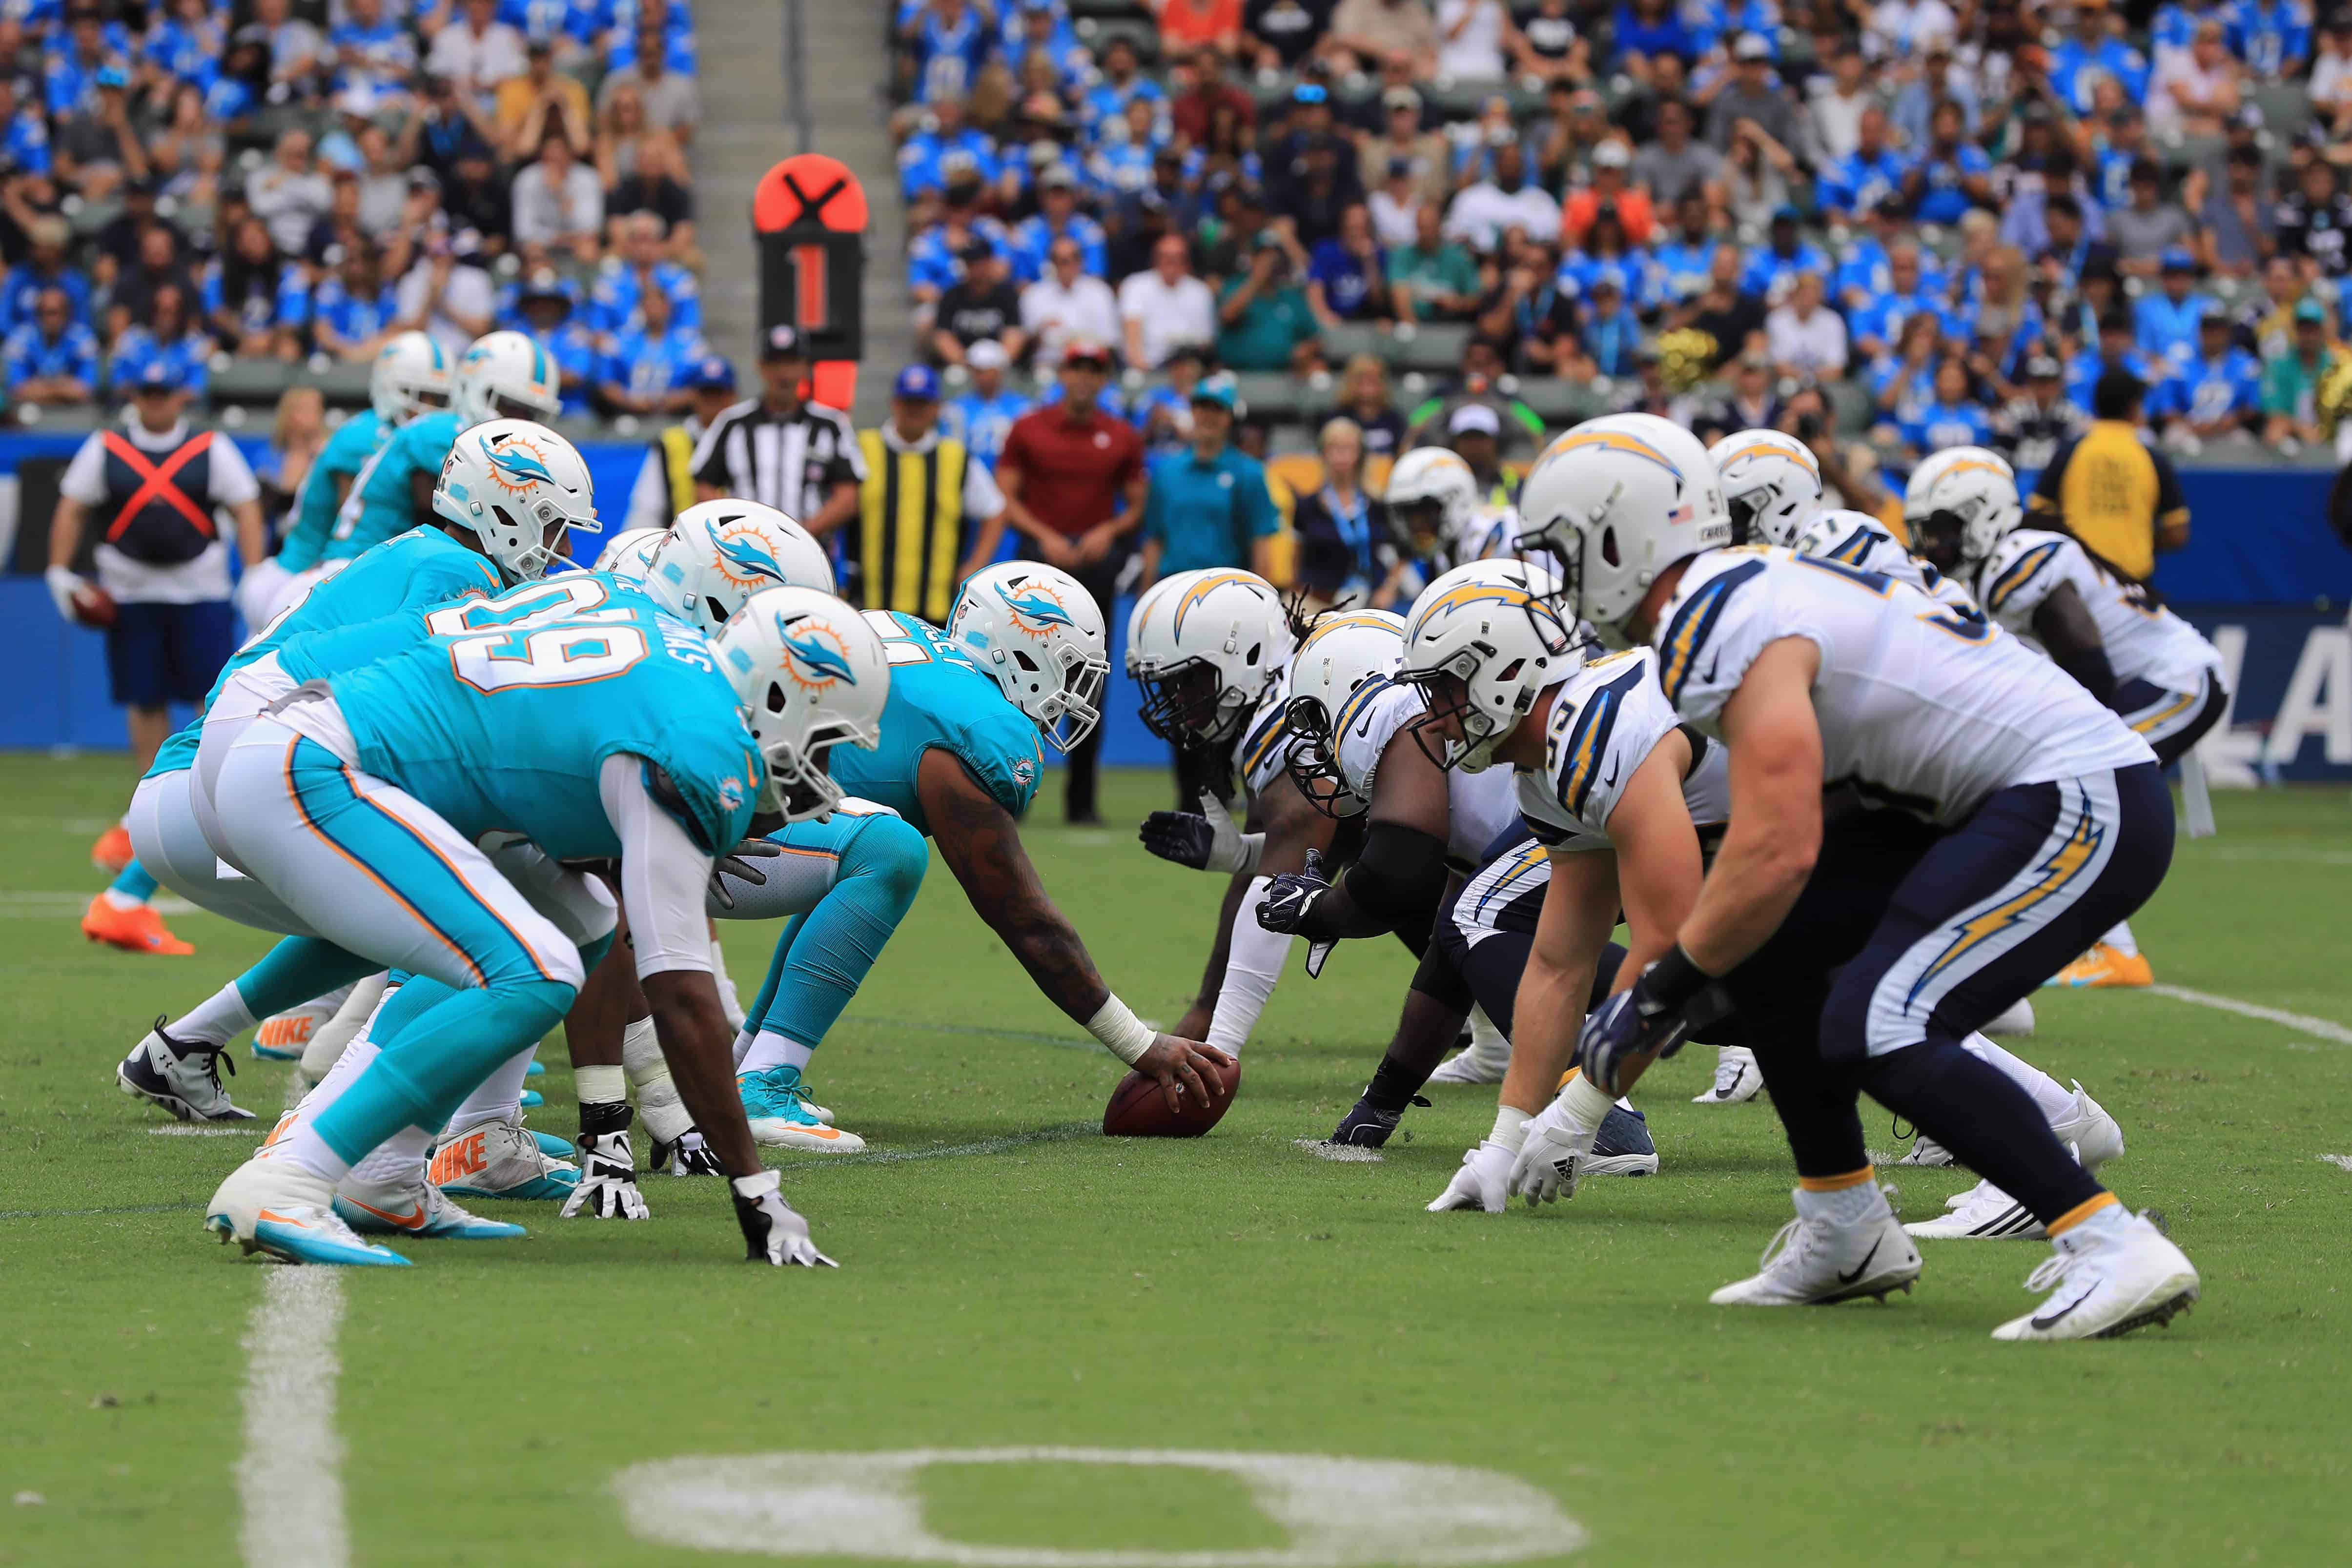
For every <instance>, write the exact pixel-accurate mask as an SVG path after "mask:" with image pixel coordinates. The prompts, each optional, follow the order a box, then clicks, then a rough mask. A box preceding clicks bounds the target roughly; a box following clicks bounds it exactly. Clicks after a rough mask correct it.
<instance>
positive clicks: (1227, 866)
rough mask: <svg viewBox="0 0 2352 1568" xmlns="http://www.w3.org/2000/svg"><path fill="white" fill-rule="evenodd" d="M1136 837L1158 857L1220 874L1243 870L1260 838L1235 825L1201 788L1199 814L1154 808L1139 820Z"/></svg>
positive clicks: (1250, 862) (1220, 803)
mask: <svg viewBox="0 0 2352 1568" xmlns="http://www.w3.org/2000/svg"><path fill="white" fill-rule="evenodd" d="M1136 836H1137V837H1139V838H1140V839H1141V840H1142V841H1143V847H1144V848H1145V849H1147V850H1150V852H1152V853H1153V854H1155V855H1158V856H1159V857H1160V859H1161V860H1164V861H1173V862H1176V863H1177V864H1178V865H1188V866H1191V867H1192V869H1193V870H1194V871H1213V872H1220V873H1232V872H1237V871H1247V870H1248V869H1249V868H1250V867H1251V865H1253V864H1254V863H1255V862H1256V860H1257V856H1256V854H1255V850H1256V848H1257V845H1258V843H1260V842H1263V840H1262V839H1261V838H1260V837H1259V836H1258V835H1256V834H1247V833H1244V832H1243V831H1241V830H1240V829H1239V828H1237V827H1235V826H1234V819H1233V816H1232V814H1231V813H1230V812H1228V811H1227V810H1225V804H1224V802H1223V801H1222V800H1218V799H1217V798H1216V797H1215V796H1214V795H1212V794H1210V793H1209V792H1208V791H1207V790H1205V789H1203V790H1202V791H1201V814H1200V815H1199V816H1194V815H1193V814H1192V812H1190V811H1154V812H1152V813H1151V815H1150V816H1148V817H1146V818H1144V819H1143V827H1142V830H1141V831H1139V833H1138V834H1137V835H1136Z"/></svg>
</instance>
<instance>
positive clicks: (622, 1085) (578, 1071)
mask: <svg viewBox="0 0 2352 1568" xmlns="http://www.w3.org/2000/svg"><path fill="white" fill-rule="evenodd" d="M572 1092H574V1093H575V1094H577V1095H578V1096H579V1099H580V1103H582V1104H583V1105H590V1104H604V1103H610V1102H612V1101H614V1100H626V1099H627V1098H628V1097H629V1076H628V1074H627V1073H626V1072H625V1071H622V1070H621V1069H620V1068H617V1067H575V1068H573V1069H572Z"/></svg>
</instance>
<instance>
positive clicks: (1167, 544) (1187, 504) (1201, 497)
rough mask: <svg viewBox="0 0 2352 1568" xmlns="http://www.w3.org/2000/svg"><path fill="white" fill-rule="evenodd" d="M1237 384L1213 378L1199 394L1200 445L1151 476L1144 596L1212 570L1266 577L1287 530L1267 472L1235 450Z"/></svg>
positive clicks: (1196, 425) (1196, 435) (1195, 398)
mask: <svg viewBox="0 0 2352 1568" xmlns="http://www.w3.org/2000/svg"><path fill="white" fill-rule="evenodd" d="M1235 412H1236V411H1235V409H1234V378H1233V377H1231V376H1226V375H1216V376H1210V377H1208V378H1207V379H1205V380H1203V381H1202V382H1201V383H1200V384H1199V385H1198V386H1195V387H1194V388H1193V389H1192V445H1191V446H1190V447H1189V448H1187V449H1186V450H1184V451H1182V452H1178V453H1173V454H1171V455H1169V456H1167V457H1164V458H1162V459H1161V460H1160V463H1159V465H1157V466H1156V467H1154V468H1153V469H1152V471H1151V488H1150V492H1149V493H1148V494H1147V495H1146V497H1145V498H1144V503H1143V580H1142V581H1141V582H1140V583H1139V584H1137V585H1136V591H1137V592H1138V593H1140V592H1142V591H1144V590H1145V589H1147V588H1150V586H1151V585H1152V584H1153V583H1155V582H1157V581H1159V580H1160V578H1162V577H1170V576H1173V575H1174V574H1176V573H1177V572H1180V571H1194V570H1200V569H1202V568H1205V567H1217V566H1225V567H1247V568H1248V569H1249V570H1252V571H1255V572H1256V573H1257V574H1258V575H1259V576H1260V577H1265V575H1266V574H1267V571H1268V570H1269V569H1270V568H1271V567H1272V566H1273V564H1274V535H1275V533H1276V530H1277V529H1278V528H1280V527H1281V526H1282V525H1281V521H1280V519H1279V517H1277V516H1276V512H1275V509H1274V497H1273V495H1272V493H1271V492H1269V491H1268V490H1267V489H1266V484H1265V465H1264V464H1262V463H1260V462H1259V461H1258V460H1257V459H1256V458H1255V457H1252V456H1250V455H1247V454H1246V453H1243V452H1238V451H1236V450H1234V447H1233V446H1232V445H1230V444H1228V439H1227V438H1228V437H1230V436H1231V435H1232V434H1233V428H1234V413H1235Z"/></svg>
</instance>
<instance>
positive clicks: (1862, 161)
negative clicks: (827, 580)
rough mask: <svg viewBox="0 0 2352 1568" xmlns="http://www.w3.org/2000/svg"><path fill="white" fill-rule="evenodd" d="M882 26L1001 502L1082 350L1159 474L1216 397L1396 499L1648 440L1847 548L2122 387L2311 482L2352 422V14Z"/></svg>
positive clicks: (918, 258)
mask: <svg viewBox="0 0 2352 1568" xmlns="http://www.w3.org/2000/svg"><path fill="white" fill-rule="evenodd" d="M891 26H892V27H893V29H894V38H895V42H896V47H897V49H898V80H899V85H900V88H901V89H902V92H903V95H904V99H905V101H904V106H903V108H902V110H901V111H900V114H899V116H898V121H897V124H898V130H899V132H900V135H901V137H902V141H901V150H900V154H899V169H900V182H901V194H902V197H903V199H904V201H905V203H906V204H907V207H908V214H909V233H910V235H912V236H913V237H912V240H911V244H910V250H909V255H908V268H909V274H910V283H911V289H912V293H913V297H914V301H915V310H916V312H917V317H918V321H919V327H920V329H921V332H922V336H923V340H924V342H925V344H926V346H927V349H928V351H929V353H930V354H931V356H932V357H934V358H935V359H936V361H938V362H939V363H940V365H941V366H942V367H943V368H944V369H945V370H946V372H947V379H948V382H949V383H950V389H951V390H952V391H953V392H955V394H956V395H952V396H950V400H949V402H948V403H947V405H946V419H947V423H948V424H949V427H950V429H952V430H956V431H958V432H959V433H961V434H963V435H964V436H965V437H966V438H967V439H968V440H969V441H970V443H971V445H972V446H973V448H974V449H975V450H976V451H977V452H978V453H979V454H980V455H982V457H983V458H986V457H988V456H989V455H992V452H993V451H994V449H995V447H996V445H997V444H999V443H1000V442H1001V441H1002V439H1003V433H1004V431H1005V430H1007V429H1009V428H1010V424H1011V422H1012V420H1013V418H1014V417H1016V416H1017V415H1018V414H1019V413H1021V412H1023V411H1024V408H1025V407H1026V406H1027V404H1028V401H1029V399H1030V398H1031V397H1032V396H1033V395H1034V396H1039V397H1043V398H1044V399H1045V400H1047V401H1050V400H1051V399H1053V398H1054V397H1055V395H1057V383H1056V382H1055V377H1054V374H1053V372H1054V371H1055V367H1056V366H1057V365H1058V364H1059V363H1060V362H1061V361H1063V360H1064V359H1065V357H1066V355H1067V354H1068V353H1069V351H1070V348H1071V345H1072V344H1073V343H1084V344H1087V345H1089V346H1090V347H1094V348H1098V349H1099V350H1102V351H1105V352H1107V353H1108V354H1109V355H1111V356H1113V357H1115V358H1116V360H1117V361H1119V363H1120V365H1121V366H1123V367H1124V368H1125V370H1126V371H1127V372H1128V374H1127V376H1126V377H1125V378H1124V381H1123V382H1122V381H1121V380H1120V379H1118V378H1115V379H1114V380H1113V381H1112V382H1110V383H1109V387H1108V391H1107V392H1106V393H1105V398H1106V406H1107V408H1109V409H1110V410H1111V411H1112V412H1114V413H1118V414H1119V415H1121V416H1123V417H1125V418H1128V419H1129V420H1131V421H1132V422H1133V423H1135V424H1136V425H1138V426H1139V428H1140V429H1141V430H1142V432H1143V433H1144V434H1145V435H1146V437H1147V439H1148V440H1149V441H1150V443H1151V444H1152V445H1153V446H1154V447H1155V448H1157V449H1160V450H1162V451H1165V450H1172V449H1174V448H1176V447H1178V446H1180V445H1181V444H1182V443H1183V441H1184V440H1185V438H1186V434H1187V429H1188V425H1189V423H1190V420H1191V411H1192V408H1193V407H1194V406H1196V404H1195V403H1194V402H1193V391H1194V389H1195V387H1196V386H1197V384H1198V382H1199V381H1200V378H1201V376H1202V372H1203V371H1207V372H1209V373H1211V374H1212V375H1214V374H1215V373H1216V372H1219V371H1229V372H1233V373H1234V381H1235V383H1236V384H1237V385H1238V386H1239V388H1240V391H1241V392H1242V394H1243V395H1242V397H1241V399H1240V402H1241V403H1242V404H1243V405H1244V413H1245V417H1244V420H1243V421H1242V423H1241V426H1240V434H1239V437H1238V439H1239V440H1240V441H1241V443H1242V444H1243V445H1244V447H1245V448H1252V449H1255V450H1260V451H1262V450H1263V449H1264V446H1265V439H1264V438H1265V435H1266V434H1267V432H1266V430H1265V426H1266V425H1267V424H1268V423H1276V424H1279V425H1285V426H1292V427H1297V426H1303V427H1304V430H1303V431H1294V430H1292V429H1284V430H1277V431H1276V433H1275V434H1274V441H1275V444H1276V448H1277V449H1278V450H1279V449H1280V448H1282V447H1285V446H1289V447H1304V446H1306V445H1307V444H1309V442H1308V441H1307V440H1306V439H1301V436H1303V435H1306V434H1310V433H1313V432H1315V431H1316V430H1317V427H1318V426H1321V425H1323V424H1324V423H1325V422H1326V421H1328V419H1329V418H1330V417H1331V416H1333V415H1344V416H1345V417H1346V420H1347V423H1349V425H1350V426H1352V427H1353V428H1352V432H1350V431H1347V430H1336V431H1334V430H1326V431H1324V432H1323V434H1324V437H1325V440H1324V443H1323V444H1328V440H1329V438H1330V437H1331V436H1333V435H1336V436H1338V438H1339V442H1340V444H1341V447H1342V450H1343V451H1344V452H1347V453H1349V455H1350V460H1351V461H1352V454H1353V451H1354V450H1355V449H1356V448H1358V447H1360V450H1361V451H1362V452H1363V453H1364V454H1365V455H1367V456H1368V457H1369V458H1370V462H1371V463H1372V464H1373V465H1385V463H1386V461H1387V460H1388V458H1389V457H1391V456H1392V455H1393V454H1394V453H1395V452H1396V451H1398V450H1401V448H1400V446H1399V443H1400V442H1403V443H1406V444H1411V443H1412V440H1413V439H1414V438H1416V437H1417V436H1419V435H1420V434H1423V432H1424V430H1426V431H1435V432H1438V433H1439V438H1440V439H1446V438H1448V434H1449V432H1450V431H1451V430H1452V429H1453V428H1454V427H1453V426H1451V424H1450V423H1440V421H1441V418H1442V419H1443V420H1444V421H1446V422H1450V421H1451V419H1452V417H1453V413H1454V410H1456V409H1458V408H1459V407H1460V405H1461V404H1462V403H1463V402H1486V403H1487V404H1489V405H1490V406H1492V407H1493V408H1494V410H1495V412H1496V415H1497V416H1498V420H1499V423H1500V426H1501V432H1502V434H1503V437H1504V439H1505V442H1506V444H1507V445H1509V446H1510V447H1512V448H1513V449H1514V450H1517V451H1521V452H1528V453H1531V452H1532V450H1533V449H1534V446H1535V445H1536V444H1538V442H1539V439H1540V434H1541V431H1542V427H1543V425H1544V424H1545V423H1547V422H1549V423H1553V424H1555V425H1556V424H1559V423H1566V422H1568V421H1570V420H1572V419H1574V418H1580V417H1585V416H1589V415H1591V414H1594V413H1604V412H1611V411H1642V412H1649V413H1660V414H1664V415H1667V416H1669V417H1671V418H1673V419H1675V421H1676V422H1677V423H1684V424H1685V425H1687V426H1689V427H1691V428H1693V429H1695V430H1696V431H1697V432H1698V433H1699V434H1701V435H1702V436H1703V437H1706V438H1708V439H1712V438H1713V436H1714V435H1715V434H1718V433H1720V432H1725V431H1728V430H1732V429H1738V428H1741V427H1747V426H1756V425H1774V426H1778V427H1780V428H1782V429H1785V430H1787V431H1790V433H1792V434H1800V435H1801V436H1803V437H1804V438H1806V439H1807V440H1809V441H1810V442H1811V443H1813V444H1814V445H1815V446H1816V449H1817V450H1818V451H1820V453H1821V455H1822V457H1823V460H1824V468H1825V472H1826V473H1827V474H1828V476H1830V478H1831V482H1832V487H1833V488H1835V489H1836V490H1838V491H1839V492H1840V493H1842V494H1843V496H1844V497H1846V499H1847V502H1848V504H1850V505H1854V506H1860V507H1865V508H1870V509H1876V508H1877V507H1879V506H1880V505H1881V504H1882V502H1883V500H1884V497H1885V494H1886V488H1885V485H1886V478H1885V476H1891V475H1893V474H1899V473H1901V472H1904V471H1906V470H1907V469H1908V468H1909V467H1910V466H1911V465H1912V464H1913V463H1915V462H1916V460H1917V459H1918V458H1919V457H1921V456H1923V455H1926V454H1927V453H1930V452H1933V451H1935V450H1937V449H1938V448H1942V447H1947V446H1951V445H1956V444H1969V443H1982V444H1990V445H1992V446H1994V447H1996V448H1998V449H2000V451H2002V452H2003V453H2004V454H2005V455H2008V456H2009V457H2011V460H2012V461H2013V462H2014V463H2015V465H2016V466H2017V467H2018V468H2019V469H2020V470H2021V471H2024V472H2026V473H2028V474H2030V473H2031V472H2032V471H2034V470H2037V469H2039V468H2041V467H2042V466H2043V465H2045V464H2046V463H2047V462H2048V460H2049V458H2050V456H2051V455H2052V454H2053V453H2054V452H2055V451H2056V450H2057V449H2058V447H2059V446H2060V445H2061V444H2063V442H2064V441H2065V440H2066V439H2067V438H2068V437H2070V436H2073V435H2075V434H2079V433H2080V432H2081V430H2082V429H2083V428H2084V425H2086V424H2087V423H2089V421H2090V419H2091V417H2092V416H2093V413H2094V412H2095V411H2094V408H2093V402H2094V395H2093V394H2094V388H2095V386H2096V385H2097V384H2098V383H2099V382H2100V381H2101V379H2102V377H2103V375H2104V374H2105V372H2107V371H2116V370H2126V371H2130V372H2131V373H2132V376H2133V377H2134V378H2136V379H2137V382H2139V383H2140V385H2141V387H2142V389H2143V396H2142V398H2141V400H2140V408H2139V410H2138V415H2139V417H2140V418H2141V419H2143V420H2144V422H2145V423H2146V425H2147V428H2148V430H2149V431H2150V432H2151V434H2153V435H2155V436H2157V437H2158V438H2160V439H2161V440H2163V441H2164V442H2166V443H2167V444H2170V445H2171V446H2173V447H2174V448H2175V449H2176V450H2179V451H2182V452H2194V451H2196V450H2199V449H2200V448H2205V447H2211V446H2213V445H2215V444H2225V443H2247V444H2252V443H2257V442H2259V443H2263V444H2268V445H2270V446H2272V447H2273V448H2277V449H2280V450H2286V451H2291V450H2293V449H2294V447H2295V446H2296V445H2297V444H2312V443H2315V442H2323V441H2325V440H2326V439H2327V438H2328V437H2329V436H2330V435H2332V434H2333V430H2334V425H2335V420H2334V414H2333V411H2334V409H2335V408H2336V406H2337V405H2338V404H2339V403H2340V402H2341V401H2342V398H2343V394H2344V392H2345V390H2346V387H2347V383H2352V358H2347V350H2345V348H2344V346H2343V341H2342V340H2343V335H2344V331H2345V329H2346V326H2347V307H2352V291H2347V290H2345V289H2344V288H2342V287H2341V284H2342V280H2343V277H2344V274H2345V272H2346V269H2347V266H2352V249H2347V243H2346V242H2347V234H2352V192H2347V166H2352V10H2347V11H2345V12H2341V13H2337V14H2333V15H2330V16H2326V17H2325V18H2322V19H2318V20H2316V21H2315V18H2314V16H2313V15H2312V13H2311V12H2310V11H2309V10H2308V9H2306V8H2305V5H2303V4H2302V0H2165V3H2163V4H2161V5H2153V6H2150V5H2146V4H2144V3H2137V0H2136V3H2134V4H2131V5H2111V4H2108V3H2106V0H2071V3H2051V4H2042V3H2037V0H1952V3H1948V0H1878V3H1875V4H1873V3H1871V0H1842V3H1839V0H1785V3H1776V0H1624V3H1619V4H1614V5H1604V4H1601V3H1600V0H1535V3H1532V4H1529V3H1527V0H1511V3H1508V4H1507V3H1506V0H1155V4H1154V6H1153V8H1151V9H1149V10H1148V9H1147V8H1146V6H1145V5H1143V4H1142V0H994V3H991V0H901V3H900V5H898V9H897V12H896V15H895V17H894V19H893V21H892V23H891ZM1399 369H1403V370H1405V371H1408V374H1407V375H1406V377H1405V380H1404V385H1403V387H1402V389H1399V388H1396V387H1392V385H1391V371H1395V370H1399ZM1024 371H1026V372H1028V375H1029V376H1030V377H1032V378H1034V381H1024V379H1023V376H1022V372H1024ZM1138 372H1141V373H1140V374H1138ZM967 375H968V376H969V381H968V382H967V381H965V380H964V379H963V378H964V377H965V376H967ZM2113 384H2114V385H2115V386H2116V387H2118V388H2120V387H2121V386H2123V385H2124V384H2125V383H2124V382H2121V381H2119V380H2118V381H2116V382H2114V383H2113ZM1031 387H1034V394H1033V392H1032V391H1031V390H1026V389H1029V388H1031ZM1400 393H1401V394H1402V395H1400ZM1250 404H1256V405H1259V406H1258V407H1257V408H1256V409H1255V410H1251V409H1249V408H1248V407H1247V406H1246V405H1250ZM2096 412H2099V413H2117V414H2120V413H2128V412H2129V411H2128V410H2126V409H2122V408H2118V409H2116V410H2098V411H2096ZM1253 427H1255V429H1253ZM1409 430H1410V434H1408V431H1409ZM1351 444H1352V445H1351ZM1474 466H1475V460H1474ZM1382 471H1384V466H1383V468H1382ZM1310 472H1312V470H1310ZM1895 487H1896V488H1899V486H1895Z"/></svg>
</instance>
